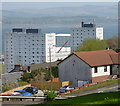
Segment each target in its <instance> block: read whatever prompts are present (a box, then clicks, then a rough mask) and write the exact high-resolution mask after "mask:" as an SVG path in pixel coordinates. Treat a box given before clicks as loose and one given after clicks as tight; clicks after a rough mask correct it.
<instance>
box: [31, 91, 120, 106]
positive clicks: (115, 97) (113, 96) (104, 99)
mask: <svg viewBox="0 0 120 106" xmlns="http://www.w3.org/2000/svg"><path fill="white" fill-rule="evenodd" d="M119 93H120V91H119V92H108V93H94V94H89V95H85V96H78V97H74V98H69V99H66V100H53V101H48V102H45V103H42V104H37V105H32V106H41V105H47V106H49V105H65V106H66V105H72V106H74V105H80V104H82V105H88V104H91V105H93V104H97V105H98V104H99V105H100V104H105V105H110V104H114V106H115V105H117V104H118V101H120V98H119ZM80 106H81V105H80Z"/></svg>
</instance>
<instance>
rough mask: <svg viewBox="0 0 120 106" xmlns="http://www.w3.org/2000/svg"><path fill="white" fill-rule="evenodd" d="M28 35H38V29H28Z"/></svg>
mask: <svg viewBox="0 0 120 106" xmlns="http://www.w3.org/2000/svg"><path fill="white" fill-rule="evenodd" d="M26 33H38V29H26Z"/></svg>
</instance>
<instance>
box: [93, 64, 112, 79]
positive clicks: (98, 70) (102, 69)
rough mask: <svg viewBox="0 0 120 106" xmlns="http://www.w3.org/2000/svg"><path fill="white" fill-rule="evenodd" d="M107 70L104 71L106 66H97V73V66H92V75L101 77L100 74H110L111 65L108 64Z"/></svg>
mask: <svg viewBox="0 0 120 106" xmlns="http://www.w3.org/2000/svg"><path fill="white" fill-rule="evenodd" d="M106 67H107V71H106V72H105V71H104V66H101V67H97V73H95V68H91V71H92V74H91V75H92V77H99V76H105V75H110V66H106Z"/></svg>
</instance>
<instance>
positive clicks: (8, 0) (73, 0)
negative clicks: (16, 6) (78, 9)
mask: <svg viewBox="0 0 120 106" xmlns="http://www.w3.org/2000/svg"><path fill="white" fill-rule="evenodd" d="M1 1H2V2H57V1H58V2H118V1H120V0H1Z"/></svg>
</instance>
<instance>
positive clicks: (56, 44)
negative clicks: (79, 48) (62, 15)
mask: <svg viewBox="0 0 120 106" xmlns="http://www.w3.org/2000/svg"><path fill="white" fill-rule="evenodd" d="M45 41H46V43H45V45H46V46H45V48H46V62H50V57H49V55H50V54H49V51H51V62H54V61H57V60H62V59H64V58H65V57H67V56H68V55H69V54H70V53H71V47H70V34H56V33H47V34H45Z"/></svg>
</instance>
